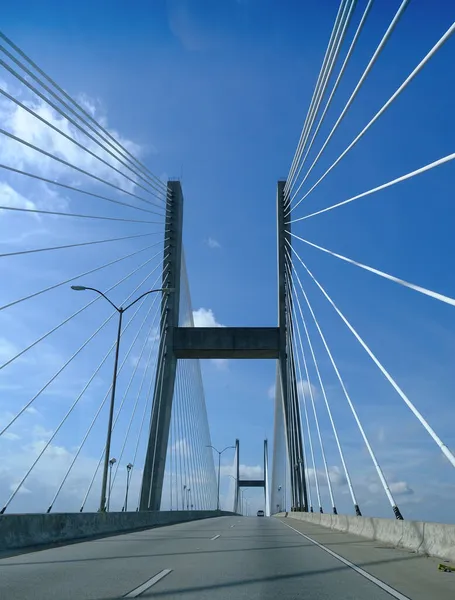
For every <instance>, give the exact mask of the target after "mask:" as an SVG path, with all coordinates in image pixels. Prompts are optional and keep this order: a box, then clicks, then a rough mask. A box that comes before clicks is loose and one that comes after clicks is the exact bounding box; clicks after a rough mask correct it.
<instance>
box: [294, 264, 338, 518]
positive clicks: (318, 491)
mask: <svg viewBox="0 0 455 600" xmlns="http://www.w3.org/2000/svg"><path fill="white" fill-rule="evenodd" d="M286 269H287V270H288V266H287V265H286ZM293 311H294V315H295V307H293ZM294 318H295V317H294ZM295 325H296V328H297V334H298V336H299V341H300V352H301V355H302V361H303V367H304V370H305V377H306V381H307V382H308V393H309V396H310V401H311V406H312V408H313V415H314V418H315V423H316V432H317V434H318V438H319V442H320V445H321V453H322V456H323V461H324V464H325V465H326V462H325V452H324V449H323V448H324V447H323V444H322V437H321V434H320V430H319V420H318V415H317V412H316V406H315V401H314V395H313V388H312V384H311V377H310V373H309V370H308V364H307V360H306V356H305V351H304V349H303V343H302V337H301V334H300V326H299V322H298V320H297V319H296V318H295ZM302 381H303V380H302ZM301 391H302V395H303V397H304V398H305V391H304V389H303V385H302V386H301ZM304 407H305V414H306V415H307V418H308V414H307V413H306V400H305V401H304ZM307 426H308V431H310V427H309V422H308V421H307ZM311 451H312V458H313V470H314V478H315V483H316V493H317V496H318V502H319V511H320V512H322V503H321V495H320V490H319V482H318V474H317V469H316V462H315V460H314V453H313V448H312V445H311ZM326 476H327V481H328V488H329V490H330V501H331V504H332V507H333V506H335V501H334V499H333V493H332V491H331V484H330V479H329V477H328V468H327V465H326Z"/></svg>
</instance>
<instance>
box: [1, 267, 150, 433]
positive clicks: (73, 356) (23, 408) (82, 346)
mask: <svg viewBox="0 0 455 600" xmlns="http://www.w3.org/2000/svg"><path fill="white" fill-rule="evenodd" d="M157 268H158V266H157V267H155V269H153V271H152V272H151V273H150V274H149V275H148V276H147V277H146V278H145V279H144V280H143V281H141V282H140V283H139V285H137V286H136V287H135V288H134V290H133V291H132V292H131V293H130V294H129V295H128V296H127V297H126V298H125V300H124V302H127V301H128V300H129V299H130V298H131V297H132V296H133V294H134V293H135V292H136V291H137V290H138V289H139V288H140V287H141V285H142V284H143V283H144V281H146V279H148V277H150V276H151V275H152V273H153V272H154V271H156V269H157ZM116 314H117V311H115V312H113V313H111V315H110V316H109V317H108V318H107V319H105V320H104V321H103V323H102V324H101V325H100V326H99V327H98V328H97V329H96V330H95V332H94V333H92V335H91V336H90V337H89V338H88V339H87V340H86V341H85V342H84V343H83V344H82V345H81V346H79V348H78V349H77V350H76V352H74V353H73V354H72V355H71V356H70V358H69V359H68V360H67V361H66V362H65V363H64V364H63V366H62V367H60V368H59V369H58V370H57V371H56V372H55V373H54V375H52V377H51V378H50V379H49V380H48V381H47V382H46V383H45V384H44V385H43V386H42V387H41V389H40V390H39V391H38V392H37V393H36V394H35V395H34V396H33V398H32V399H31V400H29V401H28V402H27V404H25V405H24V406H23V407H22V408H21V410H20V411H19V412H18V413H17V414H16V415H14V417H13V418H12V419H11V420H10V421H9V422H8V423H7V424H6V425H5V426H4V427H3V429H2V430H1V431H0V437H1V436H2V435H3V434H4V433H5V432H6V431H7V430H8V429H9V428H10V427H11V425H12V424H13V423H15V422H16V421H17V419H18V418H19V417H20V416H21V415H22V414H23V412H24V411H25V410H27V408H28V407H29V406H31V404H33V402H35V400H36V399H37V398H39V396H41V394H42V393H43V392H44V391H45V390H46V389H47V388H48V387H49V386H50V384H51V383H52V382H53V381H55V379H57V377H58V376H59V375H60V374H61V373H62V371H64V370H65V369H66V367H67V366H68V365H69V364H70V363H71V362H72V361H73V360H74V359H75V358H76V356H78V355H79V354H80V352H82V350H83V349H84V348H85V347H86V346H87V345H88V344H89V342H91V341H92V339H93V338H94V337H95V336H96V335H98V333H99V332H100V331H101V330H102V329H103V328H104V326H105V325H107V323H109V321H110V320H111V319H112V318H113V317H114V315H116Z"/></svg>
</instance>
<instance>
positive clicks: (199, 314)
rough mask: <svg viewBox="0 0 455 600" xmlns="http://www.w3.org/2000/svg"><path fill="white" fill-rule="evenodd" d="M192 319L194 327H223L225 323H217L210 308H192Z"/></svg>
mask: <svg viewBox="0 0 455 600" xmlns="http://www.w3.org/2000/svg"><path fill="white" fill-rule="evenodd" d="M193 320H194V326H195V327H225V325H221V323H218V321H217V320H216V318H215V315H214V314H213V310H212V309H211V308H198V310H193Z"/></svg>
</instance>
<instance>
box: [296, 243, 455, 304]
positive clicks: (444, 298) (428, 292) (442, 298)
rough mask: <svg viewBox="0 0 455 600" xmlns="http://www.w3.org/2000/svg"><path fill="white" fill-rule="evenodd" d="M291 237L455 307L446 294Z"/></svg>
mask: <svg viewBox="0 0 455 600" xmlns="http://www.w3.org/2000/svg"><path fill="white" fill-rule="evenodd" d="M291 235H292V236H293V237H295V238H297V239H298V240H300V241H302V242H305V244H308V245H309V246H312V247H313V248H317V249H318V250H322V252H326V253H327V254H331V255H332V256H335V257H336V258H339V259H341V260H344V261H345V262H347V263H350V264H351V265H355V266H356V267H360V268H362V269H365V271H370V273H374V274H375V275H379V276H380V277H384V279H388V280H389V281H393V282H394V283H398V284H400V285H402V286H403V287H407V288H409V289H410V290H414V291H416V292H420V293H421V294H424V295H425V296H429V297H430V298H434V299H435V300H440V301H441V302H444V303H445V304H449V305H450V306H455V298H451V297H450V296H445V295H444V294H439V293H438V292H433V291H432V290H429V289H427V288H424V287H422V286H420V285H416V284H415V283H410V282H409V281H405V280H404V279H400V278H399V277H395V276H394V275H389V274H388V273H384V271H379V270H378V269H374V268H373V267H369V266H368V265H364V264H363V263H360V262H357V261H356V260H353V259H352V258H348V257H347V256H343V255H342V254H337V253H336V252H332V250H328V249H327V248H323V247H322V246H318V245H317V244H314V243H313V242H309V241H308V240H305V239H304V238H301V237H299V236H298V235H295V234H294V233H291Z"/></svg>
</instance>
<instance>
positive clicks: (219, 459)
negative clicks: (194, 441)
mask: <svg viewBox="0 0 455 600" xmlns="http://www.w3.org/2000/svg"><path fill="white" fill-rule="evenodd" d="M206 448H212V450H215V452H218V500H217V504H216V510H220V471H221V455H222V454H223V452H225V451H226V450H229V448H235V446H226V448H223V450H221V452H220V451H219V450H217V449H216V448H215V446H211V445H210V444H209V445H208V446H206Z"/></svg>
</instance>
